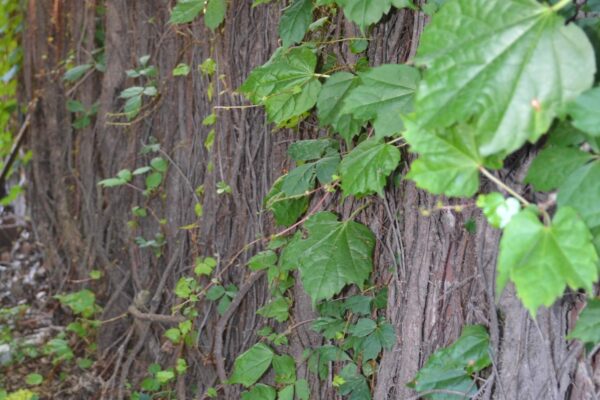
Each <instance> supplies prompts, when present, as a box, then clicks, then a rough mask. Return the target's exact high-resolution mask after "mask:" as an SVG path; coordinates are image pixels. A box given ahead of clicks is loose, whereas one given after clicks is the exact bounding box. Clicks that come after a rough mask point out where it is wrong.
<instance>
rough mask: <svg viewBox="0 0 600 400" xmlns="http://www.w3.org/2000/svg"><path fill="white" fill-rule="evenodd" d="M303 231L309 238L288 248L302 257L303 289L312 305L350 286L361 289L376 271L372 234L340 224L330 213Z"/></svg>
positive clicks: (319, 216)
mask: <svg viewBox="0 0 600 400" xmlns="http://www.w3.org/2000/svg"><path fill="white" fill-rule="evenodd" d="M304 227H305V228H306V230H307V234H308V237H307V238H306V239H304V240H298V241H294V242H292V243H290V245H289V246H288V247H290V248H291V251H293V252H294V253H295V254H297V255H298V256H299V258H298V264H299V270H300V275H301V278H302V285H303V286H304V289H305V290H306V292H307V293H308V295H309V296H310V297H311V299H312V300H313V302H317V301H318V300H322V299H330V298H332V297H333V296H334V295H335V294H337V293H339V292H340V291H341V290H342V289H343V288H344V286H346V285H348V284H351V283H354V284H356V285H359V286H361V287H362V285H363V283H364V282H365V281H366V280H367V278H368V277H369V275H370V274H371V271H372V269H373V260H372V257H373V248H374V246H375V237H374V235H373V233H372V232H371V231H370V230H369V229H368V228H367V227H366V226H364V225H362V224H359V223H357V222H354V221H351V220H348V221H344V222H339V221H338V218H337V216H336V215H335V214H332V213H330V212H320V213H317V214H315V215H313V216H312V217H310V218H309V219H308V221H306V223H305V224H304Z"/></svg>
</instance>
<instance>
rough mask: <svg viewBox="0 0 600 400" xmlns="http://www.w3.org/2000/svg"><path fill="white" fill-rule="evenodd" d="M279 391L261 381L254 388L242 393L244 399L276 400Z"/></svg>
mask: <svg viewBox="0 0 600 400" xmlns="http://www.w3.org/2000/svg"><path fill="white" fill-rule="evenodd" d="M275 396H277V392H276V391H275V389H273V388H272V387H271V386H268V385H264V384H262V383H259V384H258V385H256V386H254V387H253V388H252V390H250V391H248V392H243V393H242V400H275Z"/></svg>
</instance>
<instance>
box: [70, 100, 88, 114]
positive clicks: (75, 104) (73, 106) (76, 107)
mask: <svg viewBox="0 0 600 400" xmlns="http://www.w3.org/2000/svg"><path fill="white" fill-rule="evenodd" d="M67 110H68V111H69V112H72V113H78V112H80V113H84V112H85V111H86V109H85V106H84V105H83V104H82V103H81V102H80V101H77V100H69V101H67Z"/></svg>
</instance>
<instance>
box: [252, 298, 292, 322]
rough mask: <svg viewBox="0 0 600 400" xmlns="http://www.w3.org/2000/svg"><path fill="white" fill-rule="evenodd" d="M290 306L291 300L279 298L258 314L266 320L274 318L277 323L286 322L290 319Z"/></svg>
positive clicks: (261, 309)
mask: <svg viewBox="0 0 600 400" xmlns="http://www.w3.org/2000/svg"><path fill="white" fill-rule="evenodd" d="M290 305H291V301H290V300H289V299H287V298H285V297H279V298H277V299H275V300H272V301H271V302H269V303H268V304H266V305H265V306H264V307H262V308H260V309H259V310H258V311H257V312H256V313H257V314H258V315H262V316H263V317H265V318H273V319H274V320H275V321H277V322H285V321H287V320H288V318H289V317H290V312H289V308H290Z"/></svg>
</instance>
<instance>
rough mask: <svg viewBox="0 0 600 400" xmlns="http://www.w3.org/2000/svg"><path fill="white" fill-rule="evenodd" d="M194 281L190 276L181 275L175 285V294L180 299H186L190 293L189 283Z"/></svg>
mask: <svg viewBox="0 0 600 400" xmlns="http://www.w3.org/2000/svg"><path fill="white" fill-rule="evenodd" d="M192 282H194V280H193V279H192V278H186V277H181V278H179V281H177V285H175V295H176V296H177V297H180V298H182V299H187V298H188V297H190V295H191V294H192V287H191V283H192Z"/></svg>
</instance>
